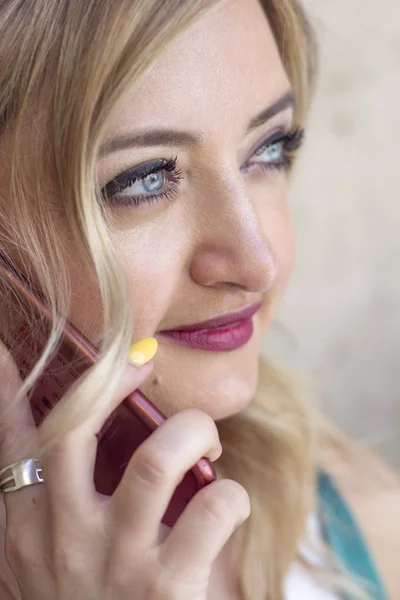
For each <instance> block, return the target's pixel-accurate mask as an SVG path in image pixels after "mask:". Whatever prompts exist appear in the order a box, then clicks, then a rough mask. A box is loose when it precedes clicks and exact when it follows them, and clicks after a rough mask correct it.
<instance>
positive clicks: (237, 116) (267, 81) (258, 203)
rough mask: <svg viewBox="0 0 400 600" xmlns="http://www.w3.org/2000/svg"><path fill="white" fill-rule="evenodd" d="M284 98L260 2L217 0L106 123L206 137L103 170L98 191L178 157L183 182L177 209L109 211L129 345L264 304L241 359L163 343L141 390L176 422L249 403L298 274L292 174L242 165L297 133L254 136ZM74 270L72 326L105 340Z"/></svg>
mask: <svg viewBox="0 0 400 600" xmlns="http://www.w3.org/2000/svg"><path fill="white" fill-rule="evenodd" d="M221 24H223V25H224V26H223V27H221ZM249 31H251V32H252V34H251V36H249V35H248V32H249ZM205 55H206V56H207V61H205V60H204V56H205ZM288 90H290V84H289V81H288V78H287V75H286V73H285V70H284V68H283V66H282V62H281V60H280V57H279V54H278V51H277V47H276V45H275V42H274V40H273V37H272V33H271V31H270V28H269V25H268V23H267V20H266V18H265V14H264V12H263V10H262V8H261V6H260V5H259V3H258V2H257V1H256V0H250V1H248V0H246V1H243V0H241V1H240V0H235V1H233V2H232V1H229V2H222V4H221V5H220V6H218V8H217V9H216V10H214V11H212V12H211V13H210V14H209V15H207V16H205V17H204V18H203V19H201V20H200V21H198V22H197V23H196V24H195V25H194V26H192V27H191V28H190V29H189V30H187V31H186V32H185V33H183V35H181V36H180V37H179V39H177V40H176V41H174V42H173V43H172V44H171V45H170V46H169V47H168V48H167V49H166V51H165V52H164V53H163V54H162V56H161V57H160V58H159V59H158V60H157V61H156V62H155V64H154V65H153V67H152V68H151V69H150V71H149V72H147V73H146V74H145V75H144V76H143V77H142V78H141V79H140V81H138V82H136V83H135V85H133V86H132V88H131V89H130V90H129V91H128V92H127V94H126V97H125V98H123V99H121V103H120V106H119V107H118V109H117V110H116V111H115V116H114V117H113V118H112V120H111V122H110V126H109V130H108V133H107V135H106V139H107V140H109V139H112V138H114V137H117V136H118V135H120V134H122V133H126V132H136V131H137V130H138V129H140V130H142V129H143V130H147V129H153V128H165V129H178V130H187V131H189V132H191V133H194V134H196V135H198V136H201V137H202V141H201V143H199V144H198V146H197V147H184V146H182V145H180V146H173V147H166V146H162V145H160V146H156V147H153V148H151V147H147V148H146V147H144V148H131V149H125V150H123V151H119V152H116V153H114V154H111V155H109V156H105V157H103V158H102V159H101V160H100V161H99V164H98V181H99V185H100V187H103V186H104V185H105V184H106V183H107V182H108V181H109V180H110V179H112V178H113V177H116V176H117V175H119V174H120V173H122V172H123V171H125V170H127V169H129V168H133V167H136V166H137V165H139V164H141V163H145V162H146V161H150V160H155V159H159V158H162V159H166V160H168V159H169V158H170V157H171V156H176V155H177V156H178V165H179V168H180V169H181V170H182V175H183V179H182V180H181V182H180V183H181V190H180V192H179V194H178V195H177V196H176V197H175V198H174V199H173V200H169V201H167V202H164V201H162V200H161V201H159V202H158V203H156V204H153V205H150V206H146V205H142V206H141V207H134V206H130V207H119V208H115V209H114V211H113V214H114V217H115V221H116V226H115V229H114V230H113V232H112V235H113V240H114V243H115V245H116V247H117V249H118V254H119V256H120V257H121V259H122V260H123V262H124V263H125V266H126V272H127V274H128V277H129V280H130V290H131V295H132V299H133V303H134V306H135V310H136V312H135V315H136V322H135V328H134V331H133V332H132V340H133V341H134V340H137V339H140V338H142V337H146V336H150V335H154V334H155V333H156V332H158V331H160V330H163V329H174V328H177V327H178V326H179V325H186V324H192V323H197V322H200V321H204V320H207V319H210V318H212V317H215V316H219V315H222V314H225V313H229V312H233V311H235V310H239V309H241V308H243V307H245V306H247V305H249V304H252V303H255V302H259V301H262V308H261V310H260V311H259V312H258V313H257V314H256V315H255V316H254V318H253V323H254V335H253V337H252V339H251V340H250V342H249V343H247V344H246V345H245V346H244V347H242V348H239V349H238V350H235V351H232V352H206V351H201V350H194V349H189V348H187V347H184V346H181V345H178V344H176V343H171V342H170V341H168V340H165V338H164V339H163V338H161V337H159V338H158V339H159V344H160V345H159V351H158V353H157V356H156V358H155V368H154V373H153V377H152V378H151V380H149V381H148V382H146V384H145V385H144V386H142V387H143V390H144V391H145V393H147V394H148V396H149V397H150V398H151V399H152V400H153V401H154V402H155V403H156V404H157V405H158V406H159V407H160V408H161V410H163V411H164V412H165V413H166V414H168V415H171V414H174V413H175V412H177V411H179V410H182V409H183V408H188V407H196V408H200V409H202V410H204V411H205V412H207V413H208V414H209V415H211V416H212V418H213V419H215V420H217V419H221V418H224V417H227V416H229V415H232V414H233V413H236V412H238V411H240V410H242V409H243V408H244V407H245V406H246V405H247V404H248V403H249V402H250V400H251V399H252V397H253V395H254V392H255V389H256V384H257V369H258V365H257V362H258V360H257V359H258V354H259V343H260V340H261V336H262V334H263V332H264V331H265V328H266V327H267V325H268V324H269V323H270V321H271V318H272V317H273V315H274V312H275V310H276V307H277V305H278V302H279V299H280V296H281V294H282V291H283V289H284V287H285V285H286V282H287V279H288V276H289V274H290V271H291V267H292V262H293V255H294V242H293V232H292V226H291V220H290V215H289V210H288V205H287V181H286V179H287V178H286V176H285V174H284V172H278V171H272V172H264V173H262V172H261V171H260V169H255V170H253V171H252V172H248V173H245V171H244V168H243V165H244V164H245V163H246V161H248V160H249V159H250V157H251V155H252V153H253V152H254V150H255V149H256V148H257V147H259V146H260V145H261V144H262V143H263V141H264V140H265V139H266V138H268V136H270V135H271V134H272V133H274V132H275V131H277V130H279V129H282V130H289V128H290V126H291V122H292V118H293V115H292V109H291V108H288V109H286V110H284V111H283V112H281V113H280V114H278V115H277V116H275V117H274V118H273V119H272V120H270V121H269V122H267V123H265V124H264V125H262V126H260V127H258V128H257V129H255V130H254V131H252V132H251V133H250V134H249V135H247V136H246V135H245V131H246V129H247V125H248V123H249V121H250V120H251V119H252V118H253V117H254V116H255V115H257V114H258V113H259V112H260V111H262V110H264V109H265V108H267V107H268V106H270V105H271V104H273V103H274V102H275V101H276V100H278V99H279V98H280V96H282V95H283V94H284V93H285V92H287V91H288ZM74 265H77V268H76V271H75V269H74ZM70 270H71V272H72V273H75V274H76V279H75V281H74V294H75V302H74V303H73V306H72V321H73V322H74V323H75V324H76V326H77V327H78V328H79V329H80V330H81V331H84V332H85V333H86V334H87V335H88V336H89V337H90V338H91V339H92V340H94V341H97V339H98V335H99V333H98V332H99V329H98V326H97V323H95V322H93V320H92V321H91V322H90V323H89V322H87V321H85V319H86V316H85V315H91V314H93V312H94V311H93V306H95V305H96V302H97V304H98V302H99V301H98V299H96V298H95V297H93V295H92V291H91V289H90V288H88V286H87V285H86V281H85V278H82V277H80V275H79V274H80V273H81V272H82V270H81V266H80V264H79V258H78V257H74V258H73V260H72V261H71V269H70ZM182 372H184V373H185V377H184V378H182V376H181V374H182Z"/></svg>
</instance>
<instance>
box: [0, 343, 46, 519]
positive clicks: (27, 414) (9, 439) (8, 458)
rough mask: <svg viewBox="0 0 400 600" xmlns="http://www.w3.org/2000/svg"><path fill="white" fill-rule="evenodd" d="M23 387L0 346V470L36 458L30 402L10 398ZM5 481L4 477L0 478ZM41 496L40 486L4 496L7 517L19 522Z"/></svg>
mask: <svg viewBox="0 0 400 600" xmlns="http://www.w3.org/2000/svg"><path fill="white" fill-rule="evenodd" d="M21 385H22V380H21V377H20V374H19V371H18V367H17V365H16V364H15V362H14V360H13V359H12V357H11V355H10V353H9V352H8V350H7V348H6V347H5V346H4V345H3V344H2V343H1V342H0V470H1V469H3V468H5V467H7V466H8V465H10V464H13V463H15V462H18V461H20V460H23V459H25V458H37V457H39V438H38V432H37V429H36V425H35V422H34V419H33V415H32V411H31V408H30V404H29V400H28V398H27V397H26V396H25V397H23V398H22V400H21V401H19V402H18V403H16V402H14V401H13V398H14V396H15V394H16V392H17V391H18V389H19V388H20V387H21ZM3 477H4V476H3ZM43 493H44V490H43V486H42V485H29V486H26V487H23V488H21V489H19V490H16V491H13V492H9V493H5V494H4V502H5V506H6V509H7V517H8V518H12V517H13V515H15V516H16V518H18V515H20V513H21V510H24V511H25V510H26V507H27V505H28V504H29V505H30V506H31V505H32V500H34V501H35V502H36V501H37V500H38V499H39V497H41V496H42V495H43Z"/></svg>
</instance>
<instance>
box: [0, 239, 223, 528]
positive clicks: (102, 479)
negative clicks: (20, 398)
mask: <svg viewBox="0 0 400 600" xmlns="http://www.w3.org/2000/svg"><path fill="white" fill-rule="evenodd" d="M0 277H1V278H5V279H6V280H7V281H8V283H10V284H11V286H12V289H13V290H15V292H17V294H18V299H19V302H21V301H22V302H23V304H24V305H25V308H28V310H30V311H33V314H34V316H35V329H34V331H32V329H31V327H30V325H29V324H28V322H27V321H26V320H25V318H24V316H23V314H22V312H21V309H20V308H19V302H18V303H17V302H14V303H11V304H10V307H9V309H10V310H9V313H10V314H11V323H7V324H4V323H0V339H1V340H2V341H3V343H4V344H5V345H6V347H7V348H8V350H9V351H10V354H11V356H12V357H13V359H14V361H15V363H16V364H17V366H18V368H19V371H20V374H21V377H22V379H24V378H25V377H26V376H27V375H28V374H29V372H30V371H31V369H32V368H33V366H34V364H35V360H36V359H37V357H38V355H39V353H40V351H41V349H42V348H43V346H44V343H45V340H46V331H49V327H50V326H51V315H50V311H49V310H48V308H47V307H46V304H45V302H44V301H43V296H42V294H41V293H40V291H38V290H37V289H36V288H34V287H33V286H32V285H31V284H30V283H29V281H28V279H27V278H26V277H25V275H24V274H23V273H21V272H20V271H19V270H17V269H16V268H15V266H14V265H13V264H12V263H11V262H10V261H9V259H8V258H7V257H6V255H5V254H4V253H3V252H2V251H0ZM36 317H37V319H36ZM97 355H98V350H97V349H96V348H95V347H94V346H93V345H92V344H91V343H90V342H89V340H88V339H87V338H86V337H85V336H84V335H82V334H81V333H80V332H79V331H78V330H77V328H76V327H74V326H73V324H72V323H70V322H67V324H66V326H65V328H64V330H63V334H62V337H61V340H60V343H59V345H58V347H57V349H56V350H55V351H54V353H53V355H52V358H51V360H50V362H49V363H48V365H47V367H46V369H45V372H44V373H43V374H42V377H41V378H40V381H38V382H37V383H36V384H35V386H34V388H33V389H31V390H30V391H29V401H30V405H31V409H32V413H33V417H34V419H35V423H36V425H37V426H38V425H40V423H41V422H42V421H43V420H44V419H45V418H46V416H47V415H48V414H49V412H50V411H51V410H52V408H53V407H54V406H55V405H56V404H57V402H58V401H59V400H60V399H61V398H62V397H63V395H64V394H65V393H66V392H67V391H68V389H69V388H70V387H71V385H72V384H73V383H75V381H77V380H78V379H79V377H80V376H81V375H82V374H83V373H84V372H85V371H86V370H87V369H88V368H89V367H91V366H92V365H93V364H94V363H95V362H96V359H97ZM165 420H166V417H165V415H163V413H162V412H160V411H159V410H158V408H157V407H156V406H154V404H153V403H152V402H151V401H150V400H149V399H148V398H147V397H146V396H145V395H144V394H143V393H142V392H141V391H139V390H136V391H134V392H132V393H131V394H129V396H127V398H125V399H124V401H123V402H122V403H121V404H120V406H119V407H118V408H117V409H116V410H115V411H114V412H113V413H112V414H111V416H110V418H109V419H108V420H107V422H106V423H105V424H104V426H103V427H102V429H101V431H100V432H99V433H98V435H97V437H98V448H97V457H96V464H95V473H94V482H95V486H96V489H97V490H98V491H99V492H100V493H102V494H106V495H112V493H113V492H114V490H115V489H116V487H117V485H118V483H119V482H120V480H121V478H122V475H123V473H124V470H125V468H126V465H127V464H128V462H129V460H130V458H131V456H132V454H133V453H134V451H135V450H136V449H137V448H138V446H139V445H140V444H141V443H142V442H143V441H144V440H145V439H146V438H147V437H148V436H149V435H150V434H151V433H152V431H154V429H156V428H157V427H159V426H160V425H161V424H162V423H163V422H164V421H165ZM215 479H216V473H215V470H214V468H213V466H212V464H211V463H210V461H209V460H208V459H207V458H201V459H200V460H199V461H198V462H197V463H196V465H194V466H193V468H192V469H191V470H190V471H188V472H187V473H186V475H185V477H184V478H183V480H182V482H181V483H180V484H179V485H178V487H177V488H176V490H175V493H174V495H173V497H172V499H171V502H170V504H169V506H168V508H167V510H166V512H165V514H164V516H163V519H162V522H163V523H164V524H165V525H168V526H170V527H172V526H173V525H174V523H175V522H176V520H177V519H178V517H179V516H180V514H181V513H182V511H183V509H184V508H185V506H186V505H187V504H188V502H189V501H190V500H191V498H192V497H193V496H194V495H195V494H196V492H197V491H198V490H199V489H201V488H202V487H204V486H205V485H208V484H209V483H211V482H212V481H214V480H215Z"/></svg>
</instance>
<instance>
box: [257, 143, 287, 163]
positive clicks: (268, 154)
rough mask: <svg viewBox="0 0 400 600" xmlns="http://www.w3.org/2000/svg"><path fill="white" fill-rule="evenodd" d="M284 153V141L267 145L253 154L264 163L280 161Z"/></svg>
mask: <svg viewBox="0 0 400 600" xmlns="http://www.w3.org/2000/svg"><path fill="white" fill-rule="evenodd" d="M284 151H285V144H284V141H283V140H281V141H280V142H275V143H273V144H269V145H268V146H263V147H262V148H260V149H259V150H257V152H256V153H255V154H256V156H257V157H258V158H260V159H262V160H264V161H273V162H277V161H280V160H281V159H282V157H283V153H284Z"/></svg>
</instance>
